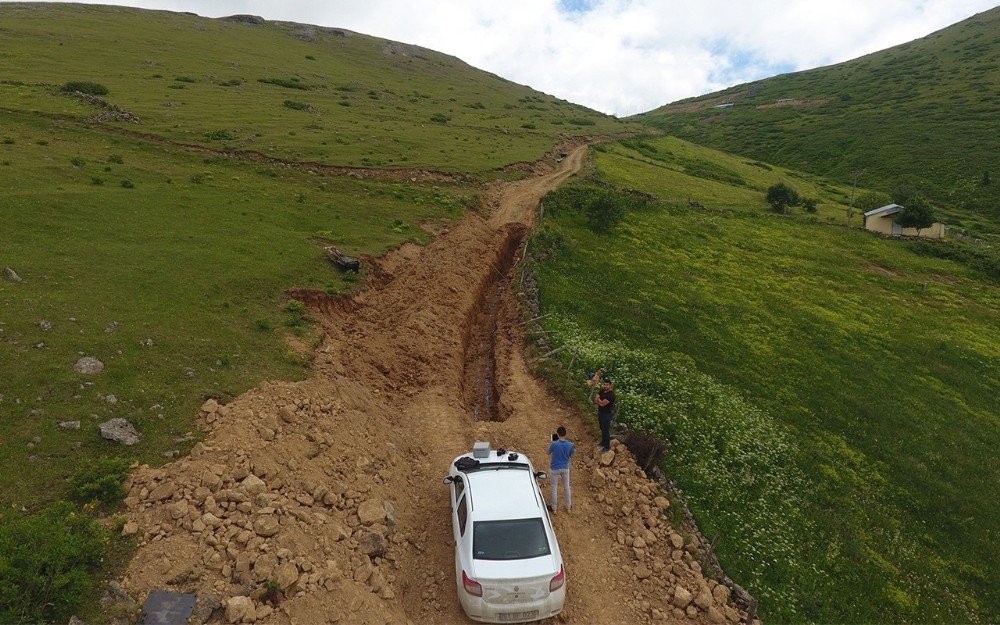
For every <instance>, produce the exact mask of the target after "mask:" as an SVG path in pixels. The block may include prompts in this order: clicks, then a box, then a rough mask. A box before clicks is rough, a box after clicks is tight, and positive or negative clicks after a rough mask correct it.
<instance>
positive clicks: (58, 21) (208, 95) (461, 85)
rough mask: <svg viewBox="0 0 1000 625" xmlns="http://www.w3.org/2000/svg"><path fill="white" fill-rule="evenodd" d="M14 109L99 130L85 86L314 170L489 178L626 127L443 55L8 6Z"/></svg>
mask: <svg viewBox="0 0 1000 625" xmlns="http://www.w3.org/2000/svg"><path fill="white" fill-rule="evenodd" d="M0 29H2V32H3V38H4V48H3V52H2V53H0V79H3V81H4V82H3V84H0V107H3V108H8V109H15V110H19V111H40V112H47V113H55V114H60V115H70V116H72V117H74V118H78V119H86V118H90V117H92V116H94V115H95V114H98V113H100V112H102V111H101V109H99V108H96V107H95V106H94V105H92V104H87V103H85V102H82V101H80V100H78V99H76V98H72V97H69V96H66V95H64V94H61V93H60V91H59V87H60V86H62V85H63V84H65V83H67V82H70V81H92V82H97V83H100V84H101V85H103V86H105V87H107V89H108V93H107V95H104V96H100V97H101V99H103V100H105V101H107V102H109V103H112V104H115V105H117V106H119V107H121V108H122V109H124V110H126V111H128V112H129V113H132V114H134V115H135V116H136V117H138V119H139V120H140V123H138V124H133V123H128V122H122V121H110V122H108V123H109V124H110V125H112V126H115V127H119V128H124V129H128V130H133V131H137V132H142V133H151V134H155V135H157V136H161V137H164V138H167V139H170V140H172V141H178V142H182V143H188V144H198V145H204V146H208V147H212V148H219V149H235V150H255V151H259V152H262V153H264V154H267V155H268V156H276V157H281V158H287V159H293V160H299V161H320V162H324V163H331V164H340V165H353V166H387V167H429V168H434V169H441V170H449V171H460V172H473V173H481V172H484V171H485V170H489V169H493V168H497V167H501V166H503V165H506V164H509V163H512V162H517V161H533V160H535V159H537V158H539V157H540V156H541V155H542V154H544V153H545V152H546V151H547V150H549V149H550V148H551V147H552V145H553V144H554V143H556V142H557V141H558V139H559V138H561V137H565V136H573V135H582V134H595V133H606V132H609V131H616V130H621V129H622V128H623V127H624V126H625V125H624V124H622V123H621V122H618V121H617V120H615V119H614V118H611V117H607V116H605V115H603V114H600V113H597V112H595V111H592V110H590V109H586V108H584V107H581V106H578V105H574V104H570V103H568V102H566V101H563V100H559V99H557V98H554V97H551V96H547V95H545V94H542V93H539V92H537V91H534V90H532V89H531V88H529V87H525V86H522V85H517V84H514V83H512V82H509V81H507V80H504V79H502V78H499V77H498V76H495V75H493V74H489V73H487V72H484V71H482V70H478V69H475V68H473V67H471V66H469V65H467V64H465V63H463V62H462V61H460V60H458V59H456V58H454V57H450V56H447V55H444V54H441V53H438V52H434V51H431V50H427V49H424V48H419V47H416V46H409V45H404V44H399V43H396V42H391V41H387V40H384V39H378V38H375V37H369V36H366V35H362V34H359V33H354V32H350V31H346V30H341V29H332V28H321V27H316V26H308V25H302V24H289V23H279V22H265V23H262V24H253V23H244V22H236V21H230V20H226V19H207V18H202V17H197V16H194V15H187V14H182V13H169V12H164V11H141V10H136V9H127V8H120V7H103V6H81V5H53V4H20V3H3V4H0Z"/></svg>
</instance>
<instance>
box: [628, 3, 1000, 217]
mask: <svg viewBox="0 0 1000 625" xmlns="http://www.w3.org/2000/svg"><path fill="white" fill-rule="evenodd" d="M998 58H1000V8H996V9H991V10H990V11H986V12H984V13H980V14H979V15H976V16H974V17H972V18H969V19H968V20H965V21H963V22H960V23H958V24H955V25H954V26H951V27H948V28H946V29H944V30H941V31H938V32H936V33H933V34H931V35H928V36H927V37H924V38H922V39H918V40H916V41H912V42H910V43H907V44H904V45H901V46H896V47H894V48H890V49H888V50H884V51H881V52H877V53H874V54H869V55H867V56H864V57H861V58H859V59H855V60H853V61H848V62H846V63H840V64H838V65H832V66H829V67H822V68H819V69H814V70H809V71H804V72H797V73H794V74H785V75H781V76H776V77H774V78H768V79H766V80H761V81H758V82H755V83H752V84H744V85H738V86H736V87H732V88H730V89H726V90H724V91H720V92H717V93H712V94H709V95H705V96H701V97H698V98H692V99H689V100H682V101H680V102H676V103H673V104H669V105H666V106H663V107H661V108H658V109H655V110H653V111H649V112H647V113H644V114H642V115H638V116H636V117H634V118H632V119H633V120H635V121H641V122H642V123H645V124H649V125H651V126H655V127H657V128H659V129H662V130H664V131H666V132H668V133H670V134H672V135H676V136H678V137H682V138H685V139H689V140H691V141H694V142H697V143H701V144H704V145H708V146H712V147H714V148H718V149H721V150H725V151H727V152H731V153H737V154H744V155H747V156H749V157H752V158H754V159H760V160H763V161H766V162H769V163H777V164H780V165H784V166H787V167H791V168H793V169H798V170H802V171H808V172H812V173H815V174H819V175H822V176H825V177H828V178H831V179H835V180H839V181H841V182H847V183H850V181H851V180H852V177H853V172H854V171H855V170H860V173H859V175H858V182H859V184H860V185H861V186H868V187H873V188H876V189H880V190H883V191H887V192H888V191H891V190H892V189H893V188H895V187H897V186H899V185H909V186H912V187H914V188H916V189H918V190H920V191H922V192H923V193H925V194H927V195H928V196H929V197H930V198H932V199H933V200H934V201H935V202H936V203H938V204H939V205H941V206H942V207H944V208H945V209H946V210H945V213H944V216H946V217H947V219H946V221H948V222H949V223H951V224H953V225H955V226H957V227H959V228H966V229H968V230H969V231H971V232H973V233H976V234H978V235H980V236H981V235H983V234H987V233H993V234H995V233H997V232H1000V191H998V188H1000V187H998V185H997V184H996V181H995V179H996V178H997V176H998V172H1000V157H998V156H997V154H998V151H997V141H996V139H995V137H996V136H997V135H998V134H1000V128H998V125H997V120H998V119H1000V95H998V94H1000V65H998V61H997V59H998ZM779 100H786V101H788V102H783V103H780V104H776V103H777V102H778V101H779ZM724 103H732V104H733V106H732V107H731V108H715V107H716V106H718V105H720V104H724ZM984 172H989V177H990V183H989V184H984Z"/></svg>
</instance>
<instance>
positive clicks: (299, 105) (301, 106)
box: [282, 100, 313, 111]
mask: <svg viewBox="0 0 1000 625" xmlns="http://www.w3.org/2000/svg"><path fill="white" fill-rule="evenodd" d="M282 106H284V107H285V108H286V109H292V110H295V111H311V110H313V107H312V105H311V104H306V103H305V102H296V101H295V100H285V101H284V102H283V103H282Z"/></svg>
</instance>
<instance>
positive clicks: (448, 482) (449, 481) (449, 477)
mask: <svg viewBox="0 0 1000 625" xmlns="http://www.w3.org/2000/svg"><path fill="white" fill-rule="evenodd" d="M454 481H455V478H453V477H452V476H450V475H449V476H448V477H446V478H444V483H445V484H451V483H452V482H454Z"/></svg>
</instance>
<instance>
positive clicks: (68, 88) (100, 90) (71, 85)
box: [62, 81, 108, 95]
mask: <svg viewBox="0 0 1000 625" xmlns="http://www.w3.org/2000/svg"><path fill="white" fill-rule="evenodd" d="M62 90H63V91H65V92H66V93H86V94H88V95H108V88H107V87H105V86H104V85H102V84H99V83H96V82H87V81H73V82H68V83H66V84H65V85H63V86H62Z"/></svg>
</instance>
